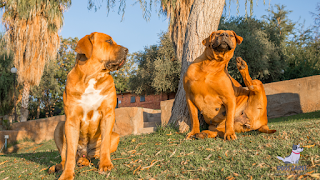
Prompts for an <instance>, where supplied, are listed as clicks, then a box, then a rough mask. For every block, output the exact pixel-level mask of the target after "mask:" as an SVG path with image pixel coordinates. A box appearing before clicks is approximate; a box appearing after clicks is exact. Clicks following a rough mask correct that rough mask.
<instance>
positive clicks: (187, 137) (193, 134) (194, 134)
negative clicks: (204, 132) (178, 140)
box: [186, 131, 198, 139]
mask: <svg viewBox="0 0 320 180" xmlns="http://www.w3.org/2000/svg"><path fill="white" fill-rule="evenodd" d="M196 134H198V133H195V132H193V131H191V132H189V133H188V134H187V136H186V139H194V138H196Z"/></svg>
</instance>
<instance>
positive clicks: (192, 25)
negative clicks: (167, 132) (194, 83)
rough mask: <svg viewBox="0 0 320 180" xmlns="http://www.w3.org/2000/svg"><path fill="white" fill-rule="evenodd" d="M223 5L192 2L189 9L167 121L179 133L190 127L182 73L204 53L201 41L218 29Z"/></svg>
mask: <svg viewBox="0 0 320 180" xmlns="http://www.w3.org/2000/svg"><path fill="white" fill-rule="evenodd" d="M224 3H225V0H194V2H193V5H192V7H191V10H190V15H189V18H188V23H187V25H186V26H187V27H186V32H185V40H184V44H183V53H182V67H181V74H180V81H179V87H178V91H177V94H176V97H175V101H174V103H173V107H172V114H171V117H170V120H169V123H171V124H174V125H175V126H176V127H178V128H179V131H180V132H186V131H188V130H189V129H190V126H191V123H190V117H189V112H188V107H187V104H186V97H185V94H186V93H185V91H184V89H183V81H182V80H183V76H184V73H185V72H186V70H187V68H188V67H189V65H190V64H191V63H192V62H193V61H194V59H196V58H197V57H198V56H199V55H200V54H202V52H203V51H204V49H205V47H204V46H203V45H202V40H203V39H205V38H206V37H207V36H209V35H210V33H211V32H213V31H216V30H217V29H218V25H219V22H220V18H221V15H222V11H223V7H224ZM181 33H183V32H181ZM176 52H179V50H176ZM202 123H203V122H202Z"/></svg>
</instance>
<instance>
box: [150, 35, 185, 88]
mask: <svg viewBox="0 0 320 180" xmlns="http://www.w3.org/2000/svg"><path fill="white" fill-rule="evenodd" d="M158 54H159V55H158V57H157V59H156V60H155V62H154V66H155V73H154V74H155V76H154V78H153V82H152V87H153V88H154V89H155V91H156V93H170V92H176V91H177V90H178V85H179V79H180V72H181V62H180V61H178V59H177V58H176V55H175V50H174V48H173V44H172V42H171V40H170V37H169V34H168V33H166V34H165V33H162V34H160V46H159V50H158Z"/></svg>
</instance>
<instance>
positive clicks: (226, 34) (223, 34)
mask: <svg viewBox="0 0 320 180" xmlns="http://www.w3.org/2000/svg"><path fill="white" fill-rule="evenodd" d="M220 36H226V37H229V34H228V33H226V32H223V33H221V34H220Z"/></svg>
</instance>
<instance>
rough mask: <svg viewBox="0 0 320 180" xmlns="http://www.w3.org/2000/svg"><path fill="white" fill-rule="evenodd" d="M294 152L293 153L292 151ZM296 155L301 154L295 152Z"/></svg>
mask: <svg viewBox="0 0 320 180" xmlns="http://www.w3.org/2000/svg"><path fill="white" fill-rule="evenodd" d="M292 152H293V151H292ZM293 153H294V154H300V153H296V152H293Z"/></svg>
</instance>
